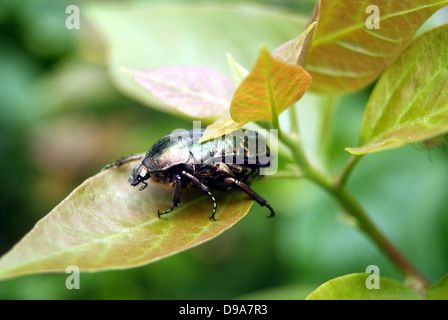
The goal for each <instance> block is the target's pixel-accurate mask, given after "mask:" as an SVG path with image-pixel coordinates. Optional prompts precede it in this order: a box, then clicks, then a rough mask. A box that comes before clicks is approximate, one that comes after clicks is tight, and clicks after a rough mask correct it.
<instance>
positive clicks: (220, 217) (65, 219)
mask: <svg viewBox="0 0 448 320" xmlns="http://www.w3.org/2000/svg"><path fill="white" fill-rule="evenodd" d="M136 164H137V162H132V163H129V164H125V165H123V166H122V167H119V168H111V169H108V170H105V171H103V172H101V173H99V174H97V175H95V176H93V177H91V178H89V179H87V180H86V181H85V182H84V183H82V184H81V185H80V186H79V187H78V188H77V189H75V190H74V191H73V192H72V193H71V194H70V195H69V196H68V197H67V198H66V199H65V200H64V201H62V202H61V203H60V204H59V205H58V206H56V207H55V208H54V209H53V210H52V211H51V212H50V213H49V214H48V215H47V216H45V217H44V218H43V219H41V220H40V221H39V222H38V223H37V224H36V225H35V227H34V228H33V229H32V230H31V231H30V232H29V233H28V234H27V235H26V236H25V237H24V238H23V239H22V240H21V241H20V242H19V243H17V244H16V245H15V246H14V247H13V248H12V250H11V251H9V252H8V253H6V254H5V255H4V256H3V257H2V258H1V259H0V279H5V278H11V277H17V276H21V275H26V274H34V273H45V272H65V270H66V267H67V266H69V265H77V266H78V267H79V269H80V270H81V271H99V270H110V269H124V268H130V267H135V266H140V265H143V264H147V263H149V262H153V261H156V260H159V259H162V258H164V257H167V256H170V255H173V254H175V253H178V252H180V251H183V250H186V249H189V248H191V247H194V246H196V245H199V244H201V243H203V242H205V241H207V240H210V239H212V238H214V237H216V236H218V235H219V234H220V233H222V232H223V231H225V230H226V229H228V228H230V227H231V226H232V225H234V224H235V223H236V222H237V221H238V220H240V219H241V218H242V217H244V216H245V214H246V213H247V212H248V211H249V209H250V207H251V205H252V200H251V199H249V198H248V197H247V196H246V195H245V194H242V193H240V192H228V193H216V194H215V195H216V199H217V202H218V210H217V212H216V219H217V221H211V220H210V219H209V216H210V214H211V212H212V210H213V206H212V203H211V201H210V198H209V197H208V196H204V195H203V193H202V192H200V191H199V190H198V189H184V190H183V194H182V198H181V200H182V204H181V205H180V206H179V207H178V208H176V209H175V210H174V211H173V212H171V213H169V214H167V215H165V216H163V217H162V218H158V217H157V210H158V209H162V210H165V209H167V208H169V207H170V206H171V200H172V194H173V191H172V189H168V188H165V187H164V186H163V185H160V184H154V183H149V185H148V188H146V189H145V190H143V191H141V192H140V191H138V188H132V187H131V186H130V185H129V183H128V177H129V175H130V172H131V171H132V166H135V165H136Z"/></svg>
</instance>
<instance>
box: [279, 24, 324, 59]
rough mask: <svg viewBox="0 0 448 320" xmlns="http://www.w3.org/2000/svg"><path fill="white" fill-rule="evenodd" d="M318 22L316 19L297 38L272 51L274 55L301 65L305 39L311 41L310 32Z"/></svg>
mask: <svg viewBox="0 0 448 320" xmlns="http://www.w3.org/2000/svg"><path fill="white" fill-rule="evenodd" d="M316 24H317V22H316V21H314V22H313V23H311V24H310V25H309V26H308V27H307V28H306V29H305V30H304V31H303V32H302V33H301V34H300V35H299V36H298V37H297V38H294V39H292V40H289V41H288V42H286V43H284V44H282V45H281V46H280V47H278V48H276V49H275V50H274V51H273V52H272V57H273V58H274V59H277V60H280V61H283V62H286V63H291V64H298V65H301V64H300V63H299V58H300V57H301V55H302V54H303V52H302V51H303V48H304V44H305V41H309V38H310V37H309V35H310V32H311V31H312V30H313V28H314V27H315V26H316Z"/></svg>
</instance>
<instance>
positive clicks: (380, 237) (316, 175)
mask: <svg viewBox="0 0 448 320" xmlns="http://www.w3.org/2000/svg"><path fill="white" fill-rule="evenodd" d="M279 140H281V141H282V142H283V143H284V144H285V145H286V146H288V147H289V149H290V151H291V153H292V155H293V158H294V160H295V162H296V164H297V165H298V166H299V168H300V169H301V171H302V173H303V176H304V177H305V178H308V179H309V180H311V181H313V182H315V183H316V184H318V185H319V186H321V187H322V188H324V189H325V190H326V191H327V192H328V193H330V194H331V195H332V196H333V198H334V199H335V200H336V201H337V202H338V203H339V205H340V206H342V207H343V208H344V210H345V211H346V212H347V213H348V214H349V215H351V216H352V217H354V218H355V219H356V221H357V225H358V227H359V228H360V229H361V230H362V231H363V232H364V233H365V234H367V236H368V237H370V238H371V239H372V240H373V242H374V243H375V244H376V245H377V246H378V248H379V249H380V250H381V251H382V252H383V253H384V254H385V255H386V256H387V257H389V258H390V259H391V261H392V262H393V263H394V264H395V265H396V266H397V267H398V269H399V270H401V271H402V272H403V274H404V275H405V276H406V278H408V279H409V278H410V279H412V280H413V283H414V284H416V287H420V288H427V287H429V283H428V281H427V280H426V279H425V278H424V277H423V276H422V275H421V274H420V273H419V272H418V271H417V269H415V268H414V267H413V266H412V264H411V263H410V262H409V261H408V260H407V259H406V258H405V257H404V256H403V255H402V254H401V253H400V252H399V251H398V249H396V248H395V246H394V245H393V244H392V243H391V242H390V241H389V240H388V239H387V237H386V236H385V235H384V234H383V233H382V232H381V231H380V230H379V229H378V228H377V227H376V225H375V224H374V223H373V222H372V221H371V220H370V218H369V217H368V215H367V213H366V212H365V211H364V209H363V208H362V207H361V205H360V204H359V203H358V202H357V201H356V200H355V198H353V196H352V195H351V194H350V193H349V192H348V191H347V190H346V188H345V187H344V185H343V184H342V185H341V183H338V184H336V183H335V182H333V181H332V180H331V179H330V178H329V177H328V176H327V175H325V174H323V173H322V172H320V171H318V170H316V169H315V168H314V167H313V166H311V164H310V163H309V161H308V159H307V157H306V155H305V152H304V151H303V149H302V146H301V144H300V143H299V144H296V143H294V141H293V140H292V139H291V138H290V137H289V136H287V135H284V134H282V133H281V131H280V130H279ZM359 159H360V157H358V160H357V161H359ZM353 162H354V160H353V161H352V164H350V165H349V167H348V168H347V169H346V170H345V171H344V172H345V174H344V175H343V177H344V181H346V179H347V177H348V174H349V172H350V171H351V170H352V169H353V167H354V164H353Z"/></svg>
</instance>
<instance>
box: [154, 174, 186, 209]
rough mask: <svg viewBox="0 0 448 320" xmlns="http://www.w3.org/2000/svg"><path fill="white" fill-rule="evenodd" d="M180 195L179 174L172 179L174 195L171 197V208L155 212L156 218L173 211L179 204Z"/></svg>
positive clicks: (180, 179) (180, 180) (180, 182)
mask: <svg viewBox="0 0 448 320" xmlns="http://www.w3.org/2000/svg"><path fill="white" fill-rule="evenodd" d="M181 194H182V177H181V175H180V174H178V175H176V176H175V177H174V195H173V204H172V206H171V208H169V209H168V210H165V211H160V210H158V211H157V216H158V217H159V218H160V216H161V215H162V214H167V213H169V212H171V211H173V210H174V208H175V207H177V206H178V204H179V203H180V196H181Z"/></svg>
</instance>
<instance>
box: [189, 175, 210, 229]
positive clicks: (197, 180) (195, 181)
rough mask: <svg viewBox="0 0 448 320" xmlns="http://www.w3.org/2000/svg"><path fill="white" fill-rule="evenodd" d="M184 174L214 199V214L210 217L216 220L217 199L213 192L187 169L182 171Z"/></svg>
mask: <svg viewBox="0 0 448 320" xmlns="http://www.w3.org/2000/svg"><path fill="white" fill-rule="evenodd" d="M182 176H183V177H185V178H187V179H188V180H190V181H191V182H192V183H193V184H194V186H195V187H197V188H199V189H200V190H201V191H202V192H204V193H205V194H206V195H208V196H209V197H210V198H211V199H212V201H213V212H212V215H211V216H210V219H213V220H215V221H216V219H215V213H216V199H215V197H214V196H213V194H212V193H211V192H210V189H209V188H208V187H207V186H206V185H205V184H203V183H202V182H201V181H199V179H198V178H196V177H195V176H194V175H192V174H190V173H188V172H186V171H182Z"/></svg>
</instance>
